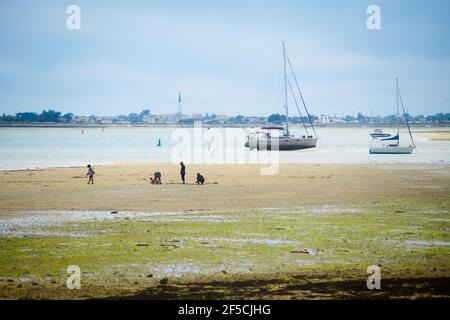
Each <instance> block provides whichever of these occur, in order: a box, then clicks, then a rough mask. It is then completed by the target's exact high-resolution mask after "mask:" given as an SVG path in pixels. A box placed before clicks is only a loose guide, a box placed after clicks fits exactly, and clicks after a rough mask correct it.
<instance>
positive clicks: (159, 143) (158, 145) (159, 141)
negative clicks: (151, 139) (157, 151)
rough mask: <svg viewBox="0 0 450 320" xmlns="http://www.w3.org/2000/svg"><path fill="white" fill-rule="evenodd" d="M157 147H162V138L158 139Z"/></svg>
mask: <svg viewBox="0 0 450 320" xmlns="http://www.w3.org/2000/svg"><path fill="white" fill-rule="evenodd" d="M156 146H157V147H161V138H159V139H158V144H157V145H156Z"/></svg>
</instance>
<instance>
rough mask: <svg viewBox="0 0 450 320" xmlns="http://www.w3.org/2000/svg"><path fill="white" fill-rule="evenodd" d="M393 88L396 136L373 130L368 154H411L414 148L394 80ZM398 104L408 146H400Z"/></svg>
mask: <svg viewBox="0 0 450 320" xmlns="http://www.w3.org/2000/svg"><path fill="white" fill-rule="evenodd" d="M395 87H396V92H397V119H398V128H397V133H396V134H389V133H384V132H383V131H382V130H381V129H375V131H374V132H373V133H371V134H370V137H371V141H370V149H369V153H370V154H411V153H412V152H413V150H414V149H415V148H416V145H415V144H414V139H413V136H412V134H411V128H410V127H409V123H408V117H407V116H406V112H405V107H404V105H403V100H402V96H401V94H400V90H399V88H398V79H395ZM399 102H400V104H401V106H402V111H403V116H404V118H405V123H406V126H407V127H408V132H409V136H410V138H411V144H410V145H409V146H400V108H399Z"/></svg>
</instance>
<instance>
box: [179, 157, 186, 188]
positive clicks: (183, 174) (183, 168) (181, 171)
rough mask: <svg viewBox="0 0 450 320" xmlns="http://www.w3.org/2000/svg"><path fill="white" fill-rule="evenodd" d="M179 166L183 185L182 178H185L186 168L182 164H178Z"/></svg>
mask: <svg viewBox="0 0 450 320" xmlns="http://www.w3.org/2000/svg"><path fill="white" fill-rule="evenodd" d="M180 166H181V170H180V176H181V180H183V184H185V180H184V177H185V176H186V166H185V165H184V163H183V162H180Z"/></svg>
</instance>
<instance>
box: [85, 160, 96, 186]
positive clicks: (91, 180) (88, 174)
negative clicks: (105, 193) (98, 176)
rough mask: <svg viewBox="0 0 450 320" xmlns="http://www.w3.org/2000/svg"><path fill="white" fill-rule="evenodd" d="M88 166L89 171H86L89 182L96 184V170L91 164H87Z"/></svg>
mask: <svg viewBox="0 0 450 320" xmlns="http://www.w3.org/2000/svg"><path fill="white" fill-rule="evenodd" d="M87 168H88V173H86V175H87V176H88V177H89V181H88V183H87V184H90V183H92V184H94V174H95V171H94V169H92V167H91V165H90V164H88V165H87Z"/></svg>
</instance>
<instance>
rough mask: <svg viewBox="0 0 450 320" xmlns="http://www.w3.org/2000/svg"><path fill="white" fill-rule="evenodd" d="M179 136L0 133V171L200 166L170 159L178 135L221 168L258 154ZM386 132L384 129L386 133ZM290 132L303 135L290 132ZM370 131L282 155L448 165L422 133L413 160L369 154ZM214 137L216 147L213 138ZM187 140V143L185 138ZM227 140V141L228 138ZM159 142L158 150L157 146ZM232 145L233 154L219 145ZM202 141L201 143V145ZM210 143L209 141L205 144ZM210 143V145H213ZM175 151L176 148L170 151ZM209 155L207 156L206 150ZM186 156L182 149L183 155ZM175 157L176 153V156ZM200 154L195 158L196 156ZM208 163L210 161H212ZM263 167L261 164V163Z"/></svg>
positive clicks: (447, 154)
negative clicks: (143, 164) (230, 158)
mask: <svg viewBox="0 0 450 320" xmlns="http://www.w3.org/2000/svg"><path fill="white" fill-rule="evenodd" d="M182 130H186V131H180V129H178V130H176V131H175V129H172V128H105V130H104V131H102V130H101V129H100V128H94V129H84V134H81V129H71V128H0V150H1V152H0V170H5V169H25V168H36V167H39V168H44V167H60V166H79V165H86V164H87V163H92V164H94V165H96V164H97V165H98V164H107V163H117V162H120V163H123V162H149V163H157V162H177V161H179V159H180V158H182V159H184V160H185V161H186V162H187V163H192V162H199V161H200V162H201V161H202V160H201V159H200V158H196V159H194V155H193V152H192V153H191V154H190V156H189V152H187V153H186V152H185V153H184V155H183V156H179V157H174V156H173V154H174V150H175V149H176V148H177V147H178V148H179V147H180V142H179V139H180V136H184V138H185V140H183V141H185V142H186V141H189V144H191V145H193V146H194V149H193V150H197V151H198V150H201V149H202V148H203V150H204V152H205V153H208V154H209V155H210V156H211V155H215V156H216V158H209V159H210V160H209V162H210V163H224V161H225V160H226V159H225V157H226V156H229V155H230V152H231V153H233V152H234V153H236V156H235V158H236V159H237V158H239V157H241V158H239V159H241V162H242V159H243V158H242V157H246V158H245V159H244V160H243V161H244V162H248V160H246V159H247V158H248V157H252V156H254V155H255V153H256V154H257V152H256V151H253V152H248V151H246V150H245V148H244V147H243V142H244V141H245V136H246V131H245V130H243V129H226V130H224V129H211V130H206V129H203V131H202V130H199V132H203V134H204V136H203V138H202V137H201V134H200V136H198V135H197V137H196V140H194V138H193V137H194V134H193V130H192V129H182ZM387 130H388V129H386V131H387ZM293 131H294V132H293V133H300V132H301V131H300V130H299V129H298V130H295V129H294V130H293ZM371 131H373V129H372V128H319V129H318V133H319V137H320V140H319V142H318V146H317V148H316V149H310V150H299V151H287V152H281V153H280V161H281V162H285V163H412V164H413V163H435V164H443V163H445V164H450V141H429V140H427V138H426V135H425V134H424V133H421V132H420V131H415V132H414V134H413V135H414V138H415V142H416V145H417V150H418V152H414V153H413V154H412V155H370V154H369V153H368V147H369V132H371ZM214 134H219V138H217V136H216V139H215V141H216V143H214V140H211V136H212V135H214ZM189 135H191V138H192V139H191V140H186V137H188V136H189ZM401 137H402V140H403V141H402V143H401V144H409V137H408V134H407V132H403V134H402V136H401ZM228 138H229V139H228ZM158 139H161V142H162V147H157V146H156V144H157V143H158ZM227 139H228V140H230V141H235V143H236V145H237V146H238V147H237V148H234V149H232V151H230V150H228V149H225V148H226V146H223V145H221V144H218V143H217V141H225V140H227ZM202 141H203V144H202ZM208 141H210V142H208ZM211 141H212V142H211ZM174 148H175V149H174ZM208 150H209V151H208ZM185 151H186V150H185ZM176 154H179V153H176ZM197 154H198V153H197ZM211 159H212V160H211ZM262 162H264V161H262Z"/></svg>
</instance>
